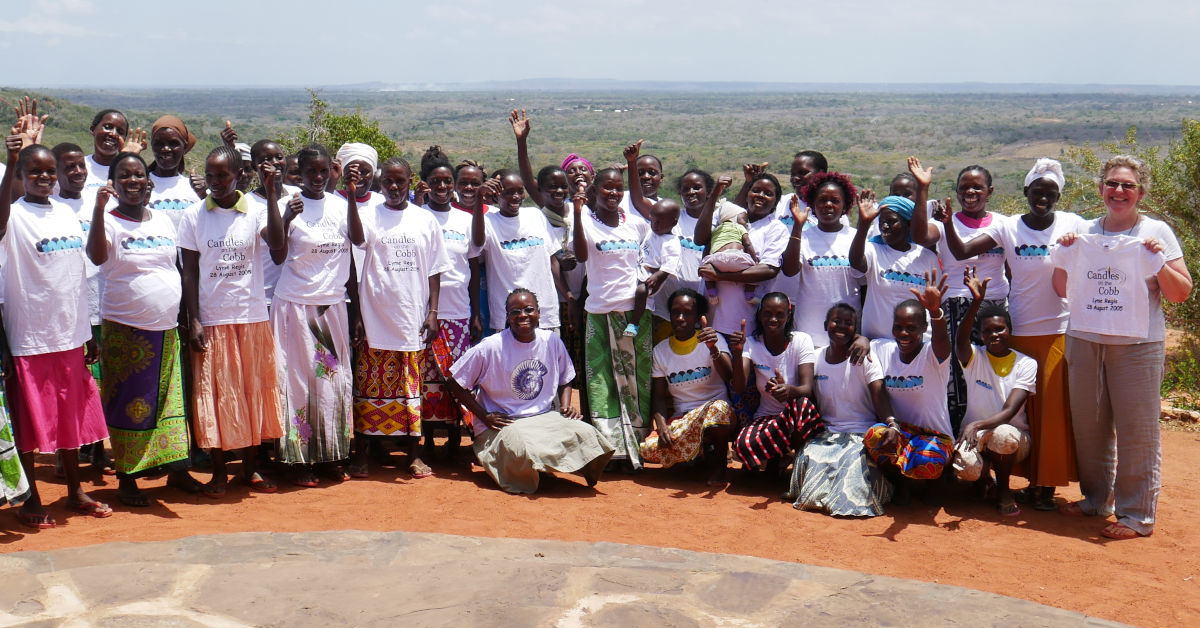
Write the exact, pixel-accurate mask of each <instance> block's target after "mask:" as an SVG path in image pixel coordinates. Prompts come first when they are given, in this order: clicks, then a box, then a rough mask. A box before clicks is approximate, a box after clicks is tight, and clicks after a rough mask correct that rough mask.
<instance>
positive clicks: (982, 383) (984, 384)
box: [975, 379, 992, 390]
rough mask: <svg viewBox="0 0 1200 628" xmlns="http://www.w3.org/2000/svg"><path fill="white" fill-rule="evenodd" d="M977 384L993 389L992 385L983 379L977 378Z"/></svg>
mask: <svg viewBox="0 0 1200 628" xmlns="http://www.w3.org/2000/svg"><path fill="white" fill-rule="evenodd" d="M975 384H976V385H978V386H983V387H984V388H985V389H987V390H992V385H991V384H989V383H987V382H985V381H983V380H979V379H977V380H975Z"/></svg>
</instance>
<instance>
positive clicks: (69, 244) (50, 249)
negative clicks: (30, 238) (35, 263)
mask: <svg viewBox="0 0 1200 628" xmlns="http://www.w3.org/2000/svg"><path fill="white" fill-rule="evenodd" d="M33 248H34V250H36V251H37V252H38V253H54V252H56V251H70V250H73V249H82V248H83V238H81V237H79V236H62V237H58V238H42V240H41V241H40V242H38V243H37V244H34V245H33Z"/></svg>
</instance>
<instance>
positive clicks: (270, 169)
mask: <svg viewBox="0 0 1200 628" xmlns="http://www.w3.org/2000/svg"><path fill="white" fill-rule="evenodd" d="M282 174H283V173H281V172H280V171H279V168H278V167H276V166H275V164H272V163H270V162H266V161H264V162H262V163H261V164H259V165H258V180H259V181H261V182H262V184H263V189H264V190H274V189H275V181H276V180H277V179H278V178H279V177H280V175H282Z"/></svg>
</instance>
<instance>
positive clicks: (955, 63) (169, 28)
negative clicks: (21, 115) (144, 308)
mask: <svg viewBox="0 0 1200 628" xmlns="http://www.w3.org/2000/svg"><path fill="white" fill-rule="evenodd" d="M4 4H5V11H4V14H3V16H2V17H0V82H2V83H4V84H8V85H13V86H19V87H41V86H88V87H155V86H160V87H166V86H199V85H207V86H253V85H262V86H271V85H281V86H284V85H286V86H319V85H338V84H350V83H361V82H368V81H383V82H387V83H446V82H473V81H483V80H515V79H525V78H547V77H553V78H614V79H626V80H687V81H697V80H714V81H785V82H851V83H929V82H934V83H958V82H995V83H1027V82H1030V83H1070V84H1084V83H1102V84H1146V85H1200V62H1198V61H1200V37H1198V36H1197V33H1196V31H1197V29H1198V28H1200V3H1197V2H1194V1H1192V0H1138V1H1137V2H1130V1H1126V2H1113V1H1110V0H1091V1H1088V0H1014V1H1005V2H971V3H967V2H961V1H955V2H951V1H948V0H909V1H896V0H888V1H881V0H835V1H833V2H808V1H800V0H793V1H781V0H749V1H747V0H741V1H738V0H734V1H732V2H730V1H728V0H722V1H714V0H694V1H691V2H666V1H662V0H659V1H635V0H607V1H596V0H589V1H587V2H576V3H572V2H563V1H560V2H541V1H535V0H507V1H506V2H485V1H479V0H458V1H457V2H453V1H446V0H442V1H438V0H432V1H429V2H408V1H401V2H395V1H393V2H326V1H313V0H293V1H291V2H278V1H274V0H267V1H258V0H239V1H237V2H233V1H228V0H201V1H200V2H188V3H182V2H172V1H169V0H168V1H163V0H124V1H120V2H118V1H113V2H100V1H94V0H17V1H16V2H13V1H12V0H8V1H6V2H5V3H4ZM117 7H119V8H117ZM124 51H130V52H128V53H127V52H124Z"/></svg>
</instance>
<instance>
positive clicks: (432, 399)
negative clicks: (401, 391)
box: [355, 318, 474, 427]
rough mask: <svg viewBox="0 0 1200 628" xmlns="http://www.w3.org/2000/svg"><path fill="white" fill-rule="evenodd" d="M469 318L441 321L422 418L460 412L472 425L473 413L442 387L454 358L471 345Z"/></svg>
mask: <svg viewBox="0 0 1200 628" xmlns="http://www.w3.org/2000/svg"><path fill="white" fill-rule="evenodd" d="M470 322H471V321H470V319H466V318H463V319H458V320H439V321H438V335H437V337H435V338H434V339H433V344H432V345H431V346H430V347H429V350H428V351H427V352H426V354H425V369H424V373H423V375H422V377H421V379H422V380H424V387H423V388H422V391H421V420H422V421H438V422H448V423H455V422H457V421H458V418H459V417H460V416H461V417H462V419H463V422H464V423H466V424H467V426H468V427H469V426H470V425H471V423H472V421H473V420H474V417H472V416H471V413H470V412H469V411H468V410H467V409H466V408H464V407H463V406H462V405H460V404H459V403H458V402H457V401H455V399H454V397H453V395H451V394H450V391H448V390H445V389H444V388H443V386H444V385H445V381H446V378H445V374H446V373H449V372H450V367H451V366H453V365H454V361H455V360H457V359H459V358H460V357H462V354H463V353H466V351H467V349H469V348H470V347H471V325H470ZM356 385H357V383H356ZM355 403H357V401H355Z"/></svg>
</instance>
